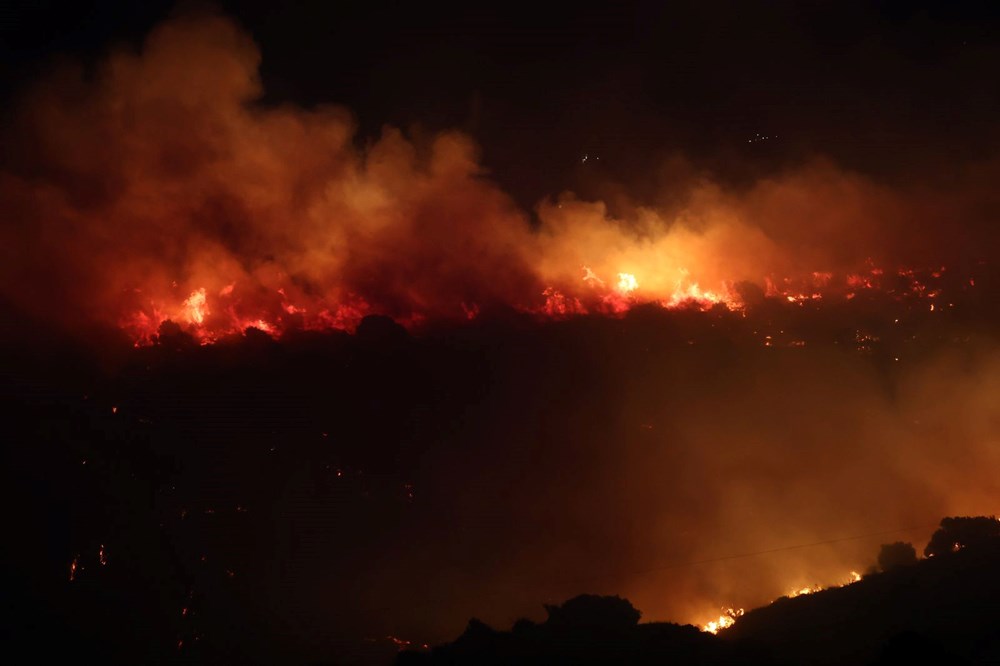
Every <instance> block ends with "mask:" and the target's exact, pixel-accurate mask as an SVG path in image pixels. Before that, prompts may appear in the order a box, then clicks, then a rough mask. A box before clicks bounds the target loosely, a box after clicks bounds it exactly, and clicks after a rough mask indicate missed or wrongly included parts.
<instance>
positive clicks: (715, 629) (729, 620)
mask: <svg viewBox="0 0 1000 666" xmlns="http://www.w3.org/2000/svg"><path fill="white" fill-rule="evenodd" d="M738 617H743V609H742V608H738V609H732V608H723V609H722V615H720V616H719V618H718V619H717V620H712V621H711V622H709V623H708V624H705V625H702V627H701V630H702V631H707V632H708V633H710V634H718V633H719V632H720V631H722V630H723V629H728V628H729V627H731V626H733V625H734V624H736V618H738Z"/></svg>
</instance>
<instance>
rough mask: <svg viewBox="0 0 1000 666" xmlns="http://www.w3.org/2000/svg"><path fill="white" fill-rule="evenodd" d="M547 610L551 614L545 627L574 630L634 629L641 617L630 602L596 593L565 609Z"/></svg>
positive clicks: (576, 601)
mask: <svg viewBox="0 0 1000 666" xmlns="http://www.w3.org/2000/svg"><path fill="white" fill-rule="evenodd" d="M545 610H546V611H548V614H549V619H548V620H547V621H546V625H548V626H550V627H570V628H574V629H602V630H603V629H607V630H623V629H631V628H632V627H634V626H635V625H637V624H639V617H640V616H641V615H642V614H641V613H640V612H639V611H638V610H636V609H635V607H634V606H632V604H631V603H630V602H629V600H628V599H622V598H621V597H619V596H614V597H602V596H598V595H595V594H581V595H580V596H578V597H573V598H572V599H570V600H569V601H567V602H565V603H564V604H563V605H562V606H550V605H548V604H546V606H545Z"/></svg>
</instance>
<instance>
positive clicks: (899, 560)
mask: <svg viewBox="0 0 1000 666" xmlns="http://www.w3.org/2000/svg"><path fill="white" fill-rule="evenodd" d="M916 563H917V550H916V549H915V548H914V547H913V544H911V543H903V542H902V541H897V542H895V543H885V544H882V548H881V550H879V553H878V567H879V569H881V570H882V571H890V570H891V569H895V568H896V567H905V566H910V565H911V564H916Z"/></svg>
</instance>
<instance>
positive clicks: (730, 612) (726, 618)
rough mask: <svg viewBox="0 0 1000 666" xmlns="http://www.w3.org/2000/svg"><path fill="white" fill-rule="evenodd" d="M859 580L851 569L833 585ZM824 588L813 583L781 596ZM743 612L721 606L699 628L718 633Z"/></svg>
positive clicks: (813, 592) (796, 594)
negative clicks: (838, 582) (719, 613)
mask: <svg viewBox="0 0 1000 666" xmlns="http://www.w3.org/2000/svg"><path fill="white" fill-rule="evenodd" d="M859 580H861V574H859V573H858V572H857V571H852V572H851V573H850V575H849V576H848V578H847V579H846V580H845V581H844V582H843V583H841V584H840V585H835V586H834V587H847V586H848V585H853V584H854V583H857V582H858V581H859ZM825 589H828V588H825V587H823V586H822V585H818V584H817V585H813V586H811V587H810V586H804V587H798V588H794V589H792V590H789V592H788V594H786V595H785V597H783V598H789V599H793V598H795V597H801V596H805V595H809V594H815V593H817V592H822V591H823V590H825ZM743 614H744V612H743V609H742V608H739V609H735V610H734V609H733V608H723V609H722V615H720V616H719V617H718V618H717V619H714V620H712V621H710V622H707V623H705V624H703V625H701V630H702V631H706V632H708V633H710V634H718V633H719V632H720V631H723V630H725V629H728V628H729V627H731V626H733V625H734V624H736V620H737V619H739V618H741V617H743Z"/></svg>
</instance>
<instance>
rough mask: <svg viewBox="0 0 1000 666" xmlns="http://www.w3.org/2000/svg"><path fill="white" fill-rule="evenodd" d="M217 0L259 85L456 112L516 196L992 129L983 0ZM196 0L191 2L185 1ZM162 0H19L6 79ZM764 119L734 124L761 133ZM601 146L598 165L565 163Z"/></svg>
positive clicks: (403, 115)
mask: <svg viewBox="0 0 1000 666" xmlns="http://www.w3.org/2000/svg"><path fill="white" fill-rule="evenodd" d="M451 4H453V3H447V4H445V3H439V4H438V5H436V6H435V5H434V4H433V3H431V4H429V3H407V2H384V1H376V2H343V3H328V2H318V1H313V0H310V1H307V2H297V3H273V2H223V3H221V5H220V6H221V9H222V10H223V11H224V12H225V13H227V14H229V15H231V16H233V17H235V18H236V19H237V20H238V21H240V22H241V23H242V24H243V25H244V26H245V27H246V28H248V29H249V31H250V32H251V33H252V34H253V35H254V37H255V39H256V40H257V41H258V43H259V44H260V46H261V50H262V52H263V65H262V76H263V80H264V87H265V90H266V91H267V92H266V95H267V100H266V101H268V102H276V103H277V102H287V101H292V102H295V103H298V104H303V105H314V104H321V103H336V104H343V105H346V106H347V107H349V108H350V109H352V110H353V111H354V112H355V113H356V114H357V118H358V121H359V123H360V126H361V129H362V135H363V136H373V135H377V134H378V132H379V130H380V127H381V126H382V125H383V124H385V123H391V124H393V125H397V126H402V127H407V128H412V127H413V126H414V124H420V125H421V126H423V127H425V128H428V129H432V130H433V129H438V128H445V127H458V128H462V129H466V130H468V131H469V132H470V133H471V134H472V135H473V136H474V137H475V138H476V139H477V140H478V141H479V142H480V143H481V144H482V147H483V150H484V163H485V164H486V165H487V167H489V168H490V169H491V170H492V171H493V173H494V175H495V176H496V177H497V178H498V179H499V180H500V181H501V183H502V184H503V185H504V186H505V187H506V189H507V190H508V191H510V192H511V193H512V194H514V195H515V196H516V197H517V198H518V200H519V201H520V202H521V203H522V205H525V206H527V207H530V206H531V205H532V204H533V203H534V202H535V201H537V200H538V199H539V198H541V197H543V196H545V195H547V194H552V193H554V192H558V191H559V190H561V189H563V188H566V187H572V188H574V189H577V190H581V189H583V190H586V183H587V182H590V181H592V180H600V181H602V182H607V181H609V180H619V181H623V182H628V183H630V186H631V187H632V188H633V189H638V190H639V191H640V192H641V188H642V186H643V179H644V175H645V174H647V173H649V172H650V171H652V170H655V169H656V168H657V167H658V166H659V165H660V164H661V162H662V160H663V158H664V156H665V155H668V154H673V153H683V154H684V155H685V156H686V157H687V158H688V159H690V160H692V161H693V162H694V163H695V164H696V165H697V166H699V167H701V168H705V169H709V170H711V171H713V172H714V173H715V174H716V177H719V178H723V179H727V178H728V179H733V180H737V181H738V180H740V179H741V178H745V177H746V176H748V175H759V173H760V171H761V168H765V169H766V168H768V167H775V166H780V165H782V164H785V163H787V162H788V161H789V160H797V159H802V158H804V157H808V156H811V155H814V154H817V153H821V154H824V155H827V156H831V157H833V158H834V159H835V160H837V161H838V162H840V163H842V164H843V165H845V166H848V167H850V168H855V169H860V170H863V171H868V172H873V173H877V174H881V175H883V176H885V177H893V176H897V175H899V174H900V173H906V172H907V171H908V170H909V169H911V168H913V167H914V166H917V167H927V166H934V165H938V166H939V165H940V164H941V163H942V162H944V163H948V162H951V161H954V160H956V159H962V160H968V159H970V158H971V159H975V158H976V157H977V156H979V155H981V154H982V155H985V154H986V153H987V152H988V151H989V150H990V148H991V147H992V146H993V145H995V142H996V138H997V137H996V130H995V128H994V127H993V119H994V118H995V117H996V115H997V112H998V111H1000V90H998V86H997V84H996V80H997V78H998V77H997V76H996V72H997V70H998V65H1000V48H998V47H997V42H996V38H995V34H996V29H997V26H998V23H1000V12H998V10H997V9H996V5H995V3H989V2H914V3H901V2H880V3H867V2H861V3H859V2H847V3H791V2H778V3H726V2H677V3H648V2H646V3H643V2H628V3H621V2H616V3H591V4H590V5H587V6H580V5H570V6H562V7H555V6H548V7H543V6H541V4H540V3H524V2H505V3H496V4H494V5H492V6H490V5H483V4H481V3H475V4H470V5H468V6H464V7H459V8H455V7H452V6H449V5H451ZM189 5H190V6H192V7H195V8H198V7H201V6H202V5H201V4H193V3H188V4H183V3H182V4H181V5H180V8H181V9H182V10H183V9H186V8H187V7H188V6H189ZM171 11H177V6H176V5H175V4H174V3H170V2H161V1H159V0H157V1H155V2H148V3H127V2H120V1H111V0H101V1H91V2H81V3H59V2H30V3H28V2H16V3H14V4H13V5H10V6H8V7H7V9H6V10H4V12H3V15H2V16H3V17H2V26H0V30H2V32H0V41H2V56H0V62H2V68H3V69H2V70H0V71H2V74H3V77H2V78H3V80H4V84H3V93H4V95H5V97H9V95H10V94H11V91H13V90H17V89H18V87H19V86H20V85H22V84H23V83H24V82H26V81H27V80H30V79H31V78H32V77H33V76H34V75H35V74H36V73H37V71H38V70H39V69H40V68H43V67H44V66H45V65H46V63H48V62H49V61H50V60H51V59H52V58H53V57H54V56H56V54H63V53H70V54H85V55H89V56H98V55H100V54H101V53H103V52H104V51H105V50H106V49H107V48H108V46H109V45H111V44H115V43H120V42H123V41H125V42H132V43H135V44H138V43H139V42H140V41H141V38H142V36H143V35H144V34H145V33H146V32H147V31H148V30H149V29H150V27H151V26H153V25H154V24H155V23H156V22H157V21H159V20H161V19H162V18H164V17H165V16H167V15H169V13H170V12H171ZM758 133H759V134H761V135H764V136H772V137H774V136H776V138H772V139H769V140H767V141H763V142H755V143H749V144H748V143H747V142H748V140H750V139H753V138H754V137H755V135H756V134H758ZM585 154H587V155H591V156H599V157H601V162H600V163H599V164H597V163H595V162H591V164H592V165H595V166H591V167H588V169H591V170H594V169H599V170H601V173H600V175H599V176H596V177H595V176H594V174H592V173H590V174H588V173H583V174H581V173H580V172H581V169H579V168H577V165H578V163H579V160H580V159H581V157H582V156H583V155H585Z"/></svg>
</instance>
